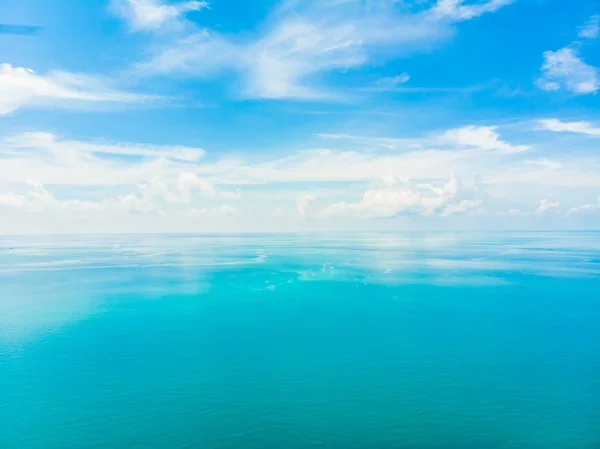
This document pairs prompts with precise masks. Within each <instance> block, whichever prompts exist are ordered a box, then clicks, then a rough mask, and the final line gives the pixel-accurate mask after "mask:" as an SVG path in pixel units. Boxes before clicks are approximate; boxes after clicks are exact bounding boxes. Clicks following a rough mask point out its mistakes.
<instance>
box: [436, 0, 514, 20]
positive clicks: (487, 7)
mask: <svg viewBox="0 0 600 449" xmlns="http://www.w3.org/2000/svg"><path fill="white" fill-rule="evenodd" d="M513 2H514V0H489V1H487V2H480V3H473V4H470V5H464V4H463V3H464V1H463V0H438V2H437V4H436V5H435V6H434V7H433V9H432V11H431V12H432V15H434V16H436V17H440V18H450V19H454V20H469V19H473V18H476V17H479V16H481V15H482V14H485V13H488V12H495V11H497V10H498V9H500V8H502V7H503V6H506V5H510V4H511V3H513Z"/></svg>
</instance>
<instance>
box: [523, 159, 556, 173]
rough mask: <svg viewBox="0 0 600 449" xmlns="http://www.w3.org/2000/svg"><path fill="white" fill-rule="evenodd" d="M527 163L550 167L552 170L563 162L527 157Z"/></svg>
mask: <svg viewBox="0 0 600 449" xmlns="http://www.w3.org/2000/svg"><path fill="white" fill-rule="evenodd" d="M525 163H526V164H527V165H537V166H538V167H543V168H548V169H550V170H557V169H559V168H561V167H562V164H561V163H559V162H556V161H553V160H551V159H548V158H542V159H527V160H526V161H525Z"/></svg>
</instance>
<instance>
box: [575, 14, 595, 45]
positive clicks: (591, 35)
mask: <svg viewBox="0 0 600 449" xmlns="http://www.w3.org/2000/svg"><path fill="white" fill-rule="evenodd" d="M577 35H578V36H579V37H581V38H583V39H596V38H597V37H598V36H600V14H595V15H593V16H591V17H590V18H589V19H588V21H587V22H586V23H585V25H583V26H581V27H579V32H578V33H577Z"/></svg>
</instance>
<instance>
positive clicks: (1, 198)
mask: <svg viewBox="0 0 600 449" xmlns="http://www.w3.org/2000/svg"><path fill="white" fill-rule="evenodd" d="M26 203H27V197H26V196H25V195H17V194H15V193H12V192H10V193H4V194H0V206H12V207H23V206H24V205H25V204H26Z"/></svg>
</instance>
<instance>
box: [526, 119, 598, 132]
mask: <svg viewBox="0 0 600 449" xmlns="http://www.w3.org/2000/svg"><path fill="white" fill-rule="evenodd" d="M537 123H538V124H540V125H541V126H542V128H543V129H545V130H548V131H554V132H566V133H578V134H587V135H590V136H600V127H598V126H594V125H592V124H591V123H590V122H585V121H581V122H562V121H560V120H558V119H555V118H551V119H542V120H537Z"/></svg>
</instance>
